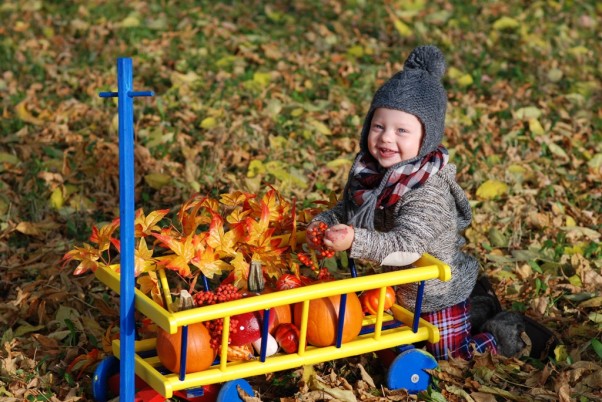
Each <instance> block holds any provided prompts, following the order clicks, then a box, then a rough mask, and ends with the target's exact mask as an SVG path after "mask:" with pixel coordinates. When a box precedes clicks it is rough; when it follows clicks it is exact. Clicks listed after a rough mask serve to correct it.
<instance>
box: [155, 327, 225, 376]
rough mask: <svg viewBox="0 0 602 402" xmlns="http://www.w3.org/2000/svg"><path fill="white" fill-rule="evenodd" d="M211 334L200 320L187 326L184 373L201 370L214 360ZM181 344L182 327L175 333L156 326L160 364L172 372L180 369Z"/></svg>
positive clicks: (214, 354)
mask: <svg viewBox="0 0 602 402" xmlns="http://www.w3.org/2000/svg"><path fill="white" fill-rule="evenodd" d="M210 341H211V335H210V334H209V330H207V327H205V325H204V324H203V323H202V322H199V323H195V324H191V325H189V326H188V342H187V353H186V355H187V356H186V373H195V372H197V371H203V370H205V369H206V368H208V367H209V366H211V364H212V363H213V361H214V360H215V356H216V352H215V350H213V348H212V347H211V343H210ZM181 345H182V328H181V327H180V328H178V332H177V333H175V334H169V333H168V332H167V331H165V330H163V329H162V328H160V327H158V328H157V356H158V357H159V361H160V362H161V364H162V365H163V366H164V367H165V368H166V369H168V370H169V371H171V372H173V373H178V372H179V371H180V350H181V349H180V348H181Z"/></svg>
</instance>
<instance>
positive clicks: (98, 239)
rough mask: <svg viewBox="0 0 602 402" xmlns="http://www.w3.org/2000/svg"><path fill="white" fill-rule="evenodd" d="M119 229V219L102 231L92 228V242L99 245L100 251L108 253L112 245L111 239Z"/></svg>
mask: <svg viewBox="0 0 602 402" xmlns="http://www.w3.org/2000/svg"><path fill="white" fill-rule="evenodd" d="M118 227H119V218H115V219H113V222H111V223H109V224H107V225H104V226H102V227H101V228H100V229H99V228H97V227H96V226H92V234H91V235H90V241H91V242H92V243H95V244H98V249H99V251H101V252H102V251H106V250H108V249H109V246H110V245H111V238H112V236H113V232H115V230H116V229H117V228H118Z"/></svg>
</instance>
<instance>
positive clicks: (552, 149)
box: [547, 142, 569, 159]
mask: <svg viewBox="0 0 602 402" xmlns="http://www.w3.org/2000/svg"><path fill="white" fill-rule="evenodd" d="M547 145H548V148H549V149H550V152H552V153H553V154H554V155H556V156H558V157H560V158H562V159H569V156H568V155H567V154H566V152H565V151H564V149H562V147H561V146H559V145H557V144H555V143H553V142H549V143H547Z"/></svg>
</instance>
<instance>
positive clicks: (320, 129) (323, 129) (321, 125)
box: [309, 120, 332, 135]
mask: <svg viewBox="0 0 602 402" xmlns="http://www.w3.org/2000/svg"><path fill="white" fill-rule="evenodd" d="M309 124H310V125H311V126H312V127H313V128H315V129H316V130H317V131H318V132H319V133H320V134H324V135H331V134H332V131H330V129H329V128H328V126H326V124H324V123H322V122H320V121H318V120H310V122H309Z"/></svg>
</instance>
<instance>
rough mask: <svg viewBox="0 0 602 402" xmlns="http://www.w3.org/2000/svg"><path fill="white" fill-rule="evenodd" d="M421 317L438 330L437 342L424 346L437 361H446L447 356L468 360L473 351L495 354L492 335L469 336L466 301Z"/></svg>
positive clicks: (494, 343)
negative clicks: (487, 351)
mask: <svg viewBox="0 0 602 402" xmlns="http://www.w3.org/2000/svg"><path fill="white" fill-rule="evenodd" d="M421 317H422V318H423V319H425V320H426V321H428V322H430V323H431V324H433V325H435V326H436V327H437V328H439V334H440V336H441V338H440V339H439V342H437V343H427V345H426V350H427V351H428V352H429V353H430V354H432V355H433V356H434V357H435V359H437V360H447V359H448V358H449V356H452V357H462V358H464V359H470V358H472V355H473V352H474V351H477V352H481V353H482V352H484V351H486V350H489V351H491V353H494V354H495V353H497V342H496V341H495V338H494V337H493V335H492V334H490V333H489V332H483V333H480V334H476V335H471V334H470V330H471V327H470V302H469V301H468V300H466V301H464V302H462V303H459V304H456V305H454V306H451V307H448V308H445V309H443V310H439V311H434V312H431V313H423V314H421Z"/></svg>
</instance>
